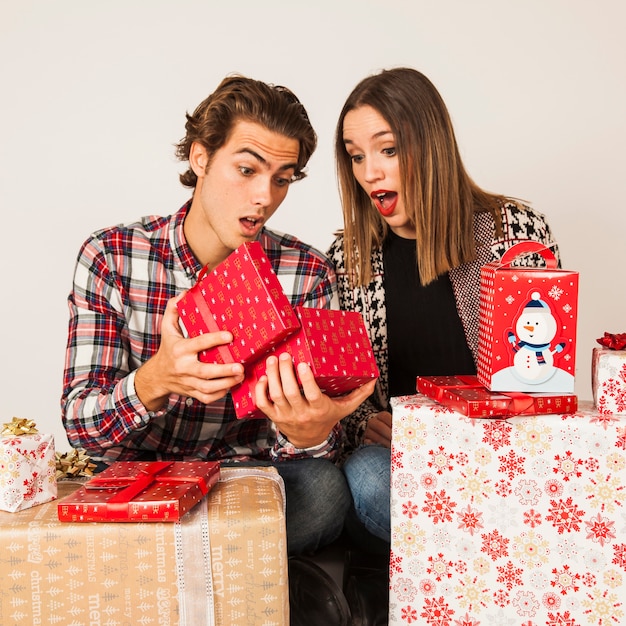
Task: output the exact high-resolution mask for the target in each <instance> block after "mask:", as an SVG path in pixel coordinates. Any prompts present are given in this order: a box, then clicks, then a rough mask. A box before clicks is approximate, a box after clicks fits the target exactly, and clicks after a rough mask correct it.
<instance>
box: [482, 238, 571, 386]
mask: <svg viewBox="0 0 626 626" xmlns="http://www.w3.org/2000/svg"><path fill="white" fill-rule="evenodd" d="M529 254H534V255H540V256H541V257H543V259H544V260H545V267H528V266H525V265H524V266H522V265H516V264H515V263H520V262H521V260H522V259H523V257H527V256H528V255H529ZM577 313H578V272H574V271H570V270H563V269H560V268H558V267H557V260H556V258H555V256H554V254H553V253H552V251H551V250H550V249H549V248H548V247H546V246H544V245H543V244H540V243H538V242H535V241H525V242H522V243H518V244H516V245H514V246H512V247H511V248H509V249H508V250H507V251H506V252H505V254H504V255H503V256H502V259H501V260H500V261H495V262H492V263H487V264H486V265H484V266H483V267H482V269H481V283H480V314H479V339H478V364H477V375H478V380H479V381H480V383H481V384H483V385H484V386H485V387H487V388H488V389H489V390H491V391H503V392H504V391H522V392H558V393H572V392H573V391H574V382H575V381H574V374H575V365H576V323H577Z"/></svg>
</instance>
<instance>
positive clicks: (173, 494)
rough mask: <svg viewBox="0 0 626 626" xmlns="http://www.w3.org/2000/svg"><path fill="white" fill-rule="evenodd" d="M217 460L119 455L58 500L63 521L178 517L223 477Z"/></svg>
mask: <svg viewBox="0 0 626 626" xmlns="http://www.w3.org/2000/svg"><path fill="white" fill-rule="evenodd" d="M219 472H220V468H219V463H217V462H213V461H155V462H139V461H118V462H116V463H113V465H111V466H110V467H109V468H107V469H106V470H104V471H103V472H100V473H99V474H97V475H96V476H95V477H94V478H92V479H91V480H89V481H88V482H86V483H85V484H84V485H83V486H82V487H81V488H80V489H79V490H78V491H76V492H75V493H73V494H71V495H70V496H68V497H66V498H63V499H62V500H60V501H59V503H58V516H59V520H60V521H62V522H175V521H178V520H179V519H180V518H181V517H182V516H183V515H184V514H185V513H186V512H187V511H189V510H190V509H191V508H192V507H193V506H194V505H195V504H197V503H198V502H200V500H202V498H203V497H204V496H205V495H206V494H207V493H208V492H209V490H210V489H211V487H212V486H213V485H214V484H215V483H216V482H217V480H218V479H219Z"/></svg>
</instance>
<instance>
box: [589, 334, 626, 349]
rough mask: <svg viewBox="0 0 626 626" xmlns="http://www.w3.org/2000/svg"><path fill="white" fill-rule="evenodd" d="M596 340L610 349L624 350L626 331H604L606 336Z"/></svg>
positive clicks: (625, 346)
mask: <svg viewBox="0 0 626 626" xmlns="http://www.w3.org/2000/svg"><path fill="white" fill-rule="evenodd" d="M596 341H597V342H598V343H599V344H600V345H601V346H604V347H605V348H609V349H610V350H623V349H624V348H626V333H617V334H614V333H606V332H605V333H604V336H602V337H600V338H599V339H596Z"/></svg>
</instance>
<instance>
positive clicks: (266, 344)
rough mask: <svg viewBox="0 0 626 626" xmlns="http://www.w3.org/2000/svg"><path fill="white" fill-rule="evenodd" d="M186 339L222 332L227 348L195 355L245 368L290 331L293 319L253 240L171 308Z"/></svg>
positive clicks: (294, 325) (294, 323) (205, 275)
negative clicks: (226, 337)
mask: <svg viewBox="0 0 626 626" xmlns="http://www.w3.org/2000/svg"><path fill="white" fill-rule="evenodd" d="M177 308H178V314H179V316H180V321H181V324H182V326H183V327H184V330H185V331H186V333H187V334H188V335H189V336H190V337H197V336H198V335H202V334H204V333H208V332H217V331H222V330H227V331H229V332H230V333H232V335H233V341H232V343H230V344H228V345H223V346H217V347H215V348H211V349H210V350H205V351H203V352H201V353H200V355H199V358H200V360H201V361H203V362H206V363H234V362H240V363H247V362H248V361H250V360H253V359H254V358H255V357H256V356H259V355H261V354H263V353H264V352H266V351H267V350H269V348H271V347H272V346H273V345H275V344H276V343H278V342H279V341H280V340H281V339H283V338H284V337H286V336H287V335H289V334H290V333H292V332H294V331H295V330H296V329H297V328H298V326H299V323H298V318H297V317H296V314H295V312H294V310H293V308H292V307H291V304H290V303H289V300H288V299H287V296H286V295H285V294H284V292H283V289H282V287H281V285H280V282H279V280H278V277H277V276H276V274H275V272H274V270H273V269H272V265H271V263H270V261H269V259H268V258H267V256H266V254H265V251H264V250H263V248H262V246H261V244H260V243H259V242H258V241H254V242H251V243H244V244H242V245H241V246H239V248H237V249H236V250H235V251H234V252H232V253H231V254H230V255H229V256H228V257H227V258H226V259H225V260H224V261H222V263H220V264H219V265H218V266H217V267H216V268H215V269H213V270H212V271H210V272H206V273H201V275H200V276H199V278H198V281H197V283H196V284H195V285H194V286H193V287H192V288H191V289H189V290H188V291H187V292H186V293H185V295H184V296H183V297H182V299H181V300H179V301H178V304H177Z"/></svg>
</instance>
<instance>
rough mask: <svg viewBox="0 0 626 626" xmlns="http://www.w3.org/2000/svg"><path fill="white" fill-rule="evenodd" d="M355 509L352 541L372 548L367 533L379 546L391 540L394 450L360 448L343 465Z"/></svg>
mask: <svg viewBox="0 0 626 626" xmlns="http://www.w3.org/2000/svg"><path fill="white" fill-rule="evenodd" d="M343 472H344V474H345V476H346V480H347V481H348V487H349V488H350V493H351V494H352V500H353V502H354V509H353V510H352V511H351V512H350V514H349V516H348V520H347V524H346V526H347V529H348V532H349V534H350V535H352V538H353V539H354V540H355V541H356V542H357V543H359V544H362V545H363V547H367V546H369V547H370V548H372V547H373V546H372V543H371V541H368V534H369V535H370V538H369V539H370V540H371V535H373V536H374V537H376V538H378V540H380V541H378V542H376V541H374V544H376V543H378V545H379V546H381V547H382V546H383V545H386V546H387V547H388V544H389V543H390V541H391V510H390V504H389V502H390V497H391V450H390V449H389V448H385V447H384V446H379V445H367V446H361V447H360V448H357V450H355V451H354V452H353V453H352V455H351V456H350V457H349V458H348V460H347V461H346V462H345V464H344V466H343Z"/></svg>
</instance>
